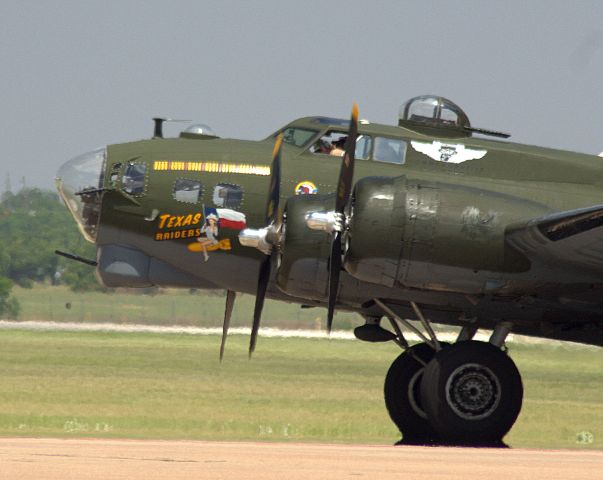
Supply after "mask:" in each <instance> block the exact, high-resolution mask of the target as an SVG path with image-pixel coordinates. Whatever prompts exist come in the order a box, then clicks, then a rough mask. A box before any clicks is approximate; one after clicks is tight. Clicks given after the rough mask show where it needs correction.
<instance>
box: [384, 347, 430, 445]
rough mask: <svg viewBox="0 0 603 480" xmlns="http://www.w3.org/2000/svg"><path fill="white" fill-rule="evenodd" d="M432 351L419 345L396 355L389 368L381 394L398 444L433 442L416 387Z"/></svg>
mask: <svg viewBox="0 0 603 480" xmlns="http://www.w3.org/2000/svg"><path fill="white" fill-rule="evenodd" d="M434 355H435V351H434V350H433V349H432V348H431V347H430V346H429V345H427V344H426V343H419V344H417V345H414V346H412V347H411V348H409V349H408V350H407V351H405V352H404V353H402V354H400V356H398V358H396V360H394V362H393V363H392V365H391V367H389V371H388V372H387V375H386V377H385V385H384V388H383V392H384V395H385V406H386V407H387V411H388V413H389V416H390V418H391V419H392V421H393V422H394V423H395V424H396V426H397V427H398V429H399V430H400V433H402V442H401V443H405V444H407V443H410V444H425V443H433V442H434V441H436V439H437V435H436V433H435V430H434V429H433V427H432V426H431V424H430V423H429V421H428V419H427V415H426V414H425V412H424V410H423V407H422V405H421V396H420V385H421V377H422V375H423V368H424V366H423V364H421V362H419V361H418V360H417V358H420V359H421V360H423V362H424V363H429V362H430V361H431V359H432V358H433V357H434Z"/></svg>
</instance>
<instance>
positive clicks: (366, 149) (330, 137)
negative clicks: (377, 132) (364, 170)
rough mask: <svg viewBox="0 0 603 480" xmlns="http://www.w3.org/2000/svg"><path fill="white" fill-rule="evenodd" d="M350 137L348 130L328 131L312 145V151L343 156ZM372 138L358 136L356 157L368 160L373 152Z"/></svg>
mask: <svg viewBox="0 0 603 480" xmlns="http://www.w3.org/2000/svg"><path fill="white" fill-rule="evenodd" d="M347 139H348V134H347V132H337V131H334V130H331V131H328V132H327V133H326V134H325V135H323V136H322V137H320V138H319V139H318V140H317V141H316V142H314V144H313V145H312V146H311V147H310V152H311V153H315V154H323V155H331V156H334V157H343V154H344V153H345V150H344V148H345V142H346V140H347ZM372 143H373V142H372V139H371V137H370V136H368V135H358V137H356V153H355V157H356V158H357V159H359V160H367V159H368V158H369V156H370V154H371V145H372Z"/></svg>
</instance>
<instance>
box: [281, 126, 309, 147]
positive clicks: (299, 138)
mask: <svg viewBox="0 0 603 480" xmlns="http://www.w3.org/2000/svg"><path fill="white" fill-rule="evenodd" d="M315 134H316V130H307V129H305V128H293V127H289V128H285V130H283V142H285V143H288V144H289V145H294V146H296V147H303V146H304V145H306V143H308V142H309V141H310V139H311V138H312V137H313V136H314V135H315Z"/></svg>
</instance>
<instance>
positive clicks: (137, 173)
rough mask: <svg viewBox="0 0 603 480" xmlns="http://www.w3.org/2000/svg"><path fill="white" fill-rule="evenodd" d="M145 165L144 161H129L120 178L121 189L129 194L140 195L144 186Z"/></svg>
mask: <svg viewBox="0 0 603 480" xmlns="http://www.w3.org/2000/svg"><path fill="white" fill-rule="evenodd" d="M146 170H147V166H146V165H145V164H144V163H130V164H129V165H128V166H127V167H126V172H125V173H124V176H123V178H122V186H123V190H124V192H126V193H129V194H130V195H142V194H143V193H144V187H145V174H146Z"/></svg>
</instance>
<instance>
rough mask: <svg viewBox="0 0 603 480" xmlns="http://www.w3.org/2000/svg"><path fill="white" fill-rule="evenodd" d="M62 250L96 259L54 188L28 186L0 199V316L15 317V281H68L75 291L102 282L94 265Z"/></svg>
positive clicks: (24, 283) (26, 284)
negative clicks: (68, 256) (65, 255)
mask: <svg viewBox="0 0 603 480" xmlns="http://www.w3.org/2000/svg"><path fill="white" fill-rule="evenodd" d="M57 249H58V250H64V251H67V252H70V253H75V254H76V255H81V256H82V257H85V258H95V256H96V253H95V247H94V245H92V244H91V243H89V242H87V241H86V240H85V239H84V238H83V237H82V235H81V234H80V233H79V231H78V229H77V225H76V224H75V222H74V221H73V219H72V218H71V215H70V214H69V212H68V211H67V209H66V208H65V206H64V205H63V204H62V201H61V199H60V198H59V196H58V195H57V194H56V193H54V192H52V191H50V190H40V189H37V188H24V189H22V190H21V191H19V192H18V193H12V192H10V191H7V192H4V193H3V194H2V197H1V198H0V315H1V316H5V317H17V316H18V314H19V304H18V302H17V301H16V299H15V298H14V297H12V296H11V289H12V287H13V285H19V286H21V287H24V288H30V287H31V286H32V285H33V284H34V282H50V283H51V284H53V285H58V284H63V285H68V286H69V287H70V288H71V289H73V290H79V291H82V290H95V289H101V288H102V287H101V286H100V285H99V284H98V283H97V281H96V279H95V277H94V269H93V268H92V267H90V266H87V265H83V264H81V263H79V262H74V261H70V260H67V259H65V258H63V257H59V256H58V255H56V254H55V253H54V251H55V250H57Z"/></svg>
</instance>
